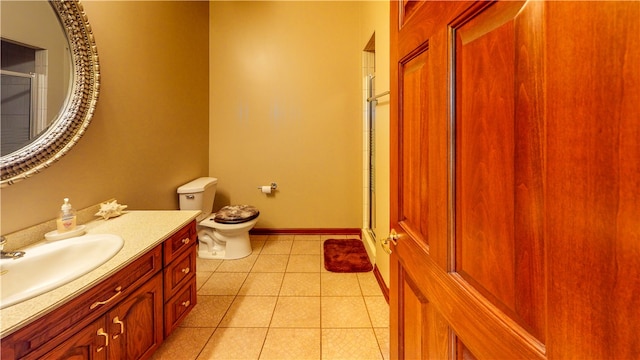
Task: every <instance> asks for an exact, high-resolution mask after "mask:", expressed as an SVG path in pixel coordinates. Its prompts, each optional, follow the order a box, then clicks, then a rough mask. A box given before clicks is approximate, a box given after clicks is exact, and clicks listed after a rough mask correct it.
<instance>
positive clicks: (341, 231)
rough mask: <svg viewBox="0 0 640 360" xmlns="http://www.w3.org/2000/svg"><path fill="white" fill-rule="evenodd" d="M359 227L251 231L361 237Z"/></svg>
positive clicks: (271, 233)
mask: <svg viewBox="0 0 640 360" xmlns="http://www.w3.org/2000/svg"><path fill="white" fill-rule="evenodd" d="M361 231H362V230H360V229H359V228H331V229H329V228H311V229H309V228H307V229H266V228H262V229H261V228H253V229H251V231H249V234H251V235H276V234H278V235H285V234H292V235H296V234H297V235H307V234H322V235H354V236H357V237H358V238H360V232H361Z"/></svg>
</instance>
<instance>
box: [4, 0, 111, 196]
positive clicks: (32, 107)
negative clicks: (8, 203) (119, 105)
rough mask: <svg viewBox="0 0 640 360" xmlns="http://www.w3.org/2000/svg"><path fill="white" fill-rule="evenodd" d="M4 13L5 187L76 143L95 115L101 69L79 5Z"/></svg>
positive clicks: (63, 1) (60, 0)
mask: <svg viewBox="0 0 640 360" xmlns="http://www.w3.org/2000/svg"><path fill="white" fill-rule="evenodd" d="M1 6H2V9H1V11H0V14H1V16H2V19H1V20H2V22H1V24H2V29H1V30H2V31H1V34H2V52H1V54H2V63H1V68H2V82H1V85H2V91H1V92H0V93H1V94H2V107H1V109H2V123H1V127H0V136H1V138H0V145H1V146H0V147H1V148H2V151H1V153H0V155H1V157H0V174H1V183H0V184H1V185H2V186H3V187H4V186H6V185H11V184H13V183H15V182H17V181H20V180H23V179H26V178H28V177H30V176H32V175H34V174H36V173H38V172H40V171H42V170H43V169H44V168H46V167H48V166H50V165H51V164H52V163H53V162H55V161H57V160H59V159H60V158H61V157H62V156H63V155H65V154H66V153H67V152H68V151H69V149H71V148H72V147H73V146H74V145H75V144H76V143H77V141H78V140H79V139H80V137H81V136H82V135H83V134H84V131H85V130H86V128H87V126H88V125H89V122H90V121H91V117H92V115H93V111H94V110H95V106H96V102H97V99H98V90H99V67H98V53H97V50H96V45H95V41H94V39H93V34H92V32H91V27H90V25H89V22H88V20H87V16H86V14H85V13H84V9H83V7H82V4H81V3H80V2H79V1H75V0H73V1H69V0H51V1H48V2H46V1H3V2H2V3H1ZM21 17H22V19H23V20H19V19H20V18H21ZM25 17H26V18H25ZM24 19H28V20H24ZM27 25H28V26H27Z"/></svg>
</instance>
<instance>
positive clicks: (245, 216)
mask: <svg viewBox="0 0 640 360" xmlns="http://www.w3.org/2000/svg"><path fill="white" fill-rule="evenodd" d="M258 215H260V211H258V209H256V208H255V207H254V206H251V205H229V206H225V207H223V208H222V209H220V211H218V212H217V213H216V215H215V216H214V217H213V220H214V221H215V222H218V223H221V224H240V223H243V222H247V221H250V220H253V219H255V218H257V217H258Z"/></svg>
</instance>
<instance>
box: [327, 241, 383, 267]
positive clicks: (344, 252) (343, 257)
mask: <svg viewBox="0 0 640 360" xmlns="http://www.w3.org/2000/svg"><path fill="white" fill-rule="evenodd" d="M324 268H325V269H327V270H328V271H332V272H342V273H348V272H367V271H371V270H373V265H371V262H370V261H369V256H368V255H367V250H365V248H364V244H363V243H362V241H360V240H357V239H346V240H345V239H329V240H325V242H324Z"/></svg>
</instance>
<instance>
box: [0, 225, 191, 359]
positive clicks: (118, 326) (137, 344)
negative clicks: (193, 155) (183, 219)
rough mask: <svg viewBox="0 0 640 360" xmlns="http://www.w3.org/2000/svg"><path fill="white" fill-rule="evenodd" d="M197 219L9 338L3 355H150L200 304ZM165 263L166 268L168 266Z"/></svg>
mask: <svg viewBox="0 0 640 360" xmlns="http://www.w3.org/2000/svg"><path fill="white" fill-rule="evenodd" d="M195 243H196V229H195V222H192V223H190V224H189V225H187V226H185V227H184V228H182V229H180V230H178V231H177V232H176V233H175V234H174V235H172V236H171V237H170V238H169V239H167V240H166V241H165V242H164V243H163V244H161V245H158V246H156V247H155V248H153V249H152V250H150V251H149V252H147V253H146V254H144V255H142V256H141V257H140V258H138V259H137V260H135V261H134V262H133V263H131V264H130V265H128V266H126V267H125V268H124V269H122V270H120V271H119V272H117V273H116V274H115V275H113V276H111V277H109V278H107V279H105V280H104V281H102V282H101V283H99V284H98V285H96V286H95V287H93V288H91V289H90V290H88V291H86V292H85V293H83V294H81V295H80V296H78V297H76V298H75V299H73V300H71V301H69V302H68V303H66V304H64V305H62V306H61V307H59V308H58V309H56V310H54V311H53V312H51V313H49V314H47V315H45V316H43V317H41V318H40V319H37V320H35V321H34V322H32V323H31V324H30V325H28V326H26V327H24V328H22V329H20V330H18V331H16V332H15V333H13V334H11V335H9V336H7V337H5V338H3V339H2V342H1V351H2V359H3V360H10V359H146V358H148V357H150V356H151V354H153V352H154V351H155V350H156V349H157V348H158V347H159V346H160V344H161V343H162V341H163V339H164V336H165V334H166V335H168V334H169V333H171V331H172V330H173V329H175V328H176V327H177V326H178V324H179V323H180V321H182V319H184V317H185V316H186V315H187V314H188V313H189V311H190V310H191V309H192V308H193V307H194V306H195V303H196V298H195V287H196V284H195V254H196V252H195ZM163 267H164V269H163Z"/></svg>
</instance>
